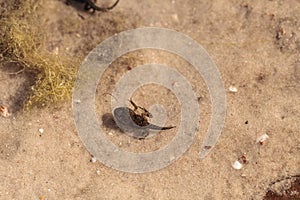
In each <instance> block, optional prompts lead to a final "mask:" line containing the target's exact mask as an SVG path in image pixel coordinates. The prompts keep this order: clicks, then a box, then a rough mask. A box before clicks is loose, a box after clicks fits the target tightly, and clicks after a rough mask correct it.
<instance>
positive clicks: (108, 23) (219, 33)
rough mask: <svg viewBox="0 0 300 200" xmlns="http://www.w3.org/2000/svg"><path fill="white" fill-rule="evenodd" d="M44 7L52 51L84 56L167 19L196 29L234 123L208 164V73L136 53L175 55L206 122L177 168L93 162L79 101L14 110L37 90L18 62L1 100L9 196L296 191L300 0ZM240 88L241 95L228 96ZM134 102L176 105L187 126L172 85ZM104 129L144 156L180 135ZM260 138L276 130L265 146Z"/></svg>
mask: <svg viewBox="0 0 300 200" xmlns="http://www.w3.org/2000/svg"><path fill="white" fill-rule="evenodd" d="M105 3H107V4H109V3H110V2H109V1H106V2H105ZM42 9H43V10H41V13H43V14H42V15H41V17H42V21H43V24H42V27H43V28H44V29H45V30H46V31H47V33H48V34H47V48H48V49H49V51H51V52H53V53H57V54H64V55H69V56H76V57H80V58H84V56H85V55H87V53H88V52H89V51H90V50H92V49H93V48H94V47H95V46H96V45H97V44H98V43H100V42H101V41H102V40H104V39H105V38H106V37H109V36H111V35H113V34H115V33H117V32H120V31H123V30H128V29H132V28H135V27H145V26H156V27H164V28H170V29H174V30H177V31H179V32H182V33H184V34H187V35H189V36H190V37H192V38H193V39H195V40H196V41H197V42H199V43H200V44H201V45H202V46H203V47H204V48H205V49H206V50H207V51H208V52H209V54H210V56H211V57H212V59H213V61H214V62H215V63H216V65H217V66H218V69H219V70H220V73H221V75H222V79H223V81H224V84H225V87H226V91H227V116H226V123H225V127H224V129H223V131H222V135H221V137H220V139H219V142H218V144H217V145H216V146H215V148H214V149H213V150H212V152H211V153H210V154H209V155H208V156H207V157H206V158H205V159H203V160H200V159H199V158H198V152H199V146H200V145H201V143H202V141H203V138H204V136H205V134H206V130H207V128H208V125H209V120H210V117H211V111H210V106H211V103H210V97H209V93H208V91H207V88H206V87H205V83H204V81H203V80H202V78H201V76H197V75H194V74H195V73H194V72H193V70H191V67H190V66H189V65H188V64H187V63H185V62H184V60H180V59H179V58H174V55H169V54H167V53H165V52H157V51H151V50H148V51H141V52H138V53H136V54H134V53H133V54H132V56H136V57H139V59H138V60H141V61H138V62H137V63H139V62H141V63H142V62H145V63H146V62H151V61H152V62H153V61H155V62H158V63H160V62H163V63H167V64H169V65H170V66H172V67H174V68H176V69H177V70H178V71H180V72H181V73H182V74H183V75H185V76H186V77H187V79H188V80H189V81H190V82H191V83H192V85H193V89H194V90H195V93H196V95H197V96H198V97H200V98H199V104H200V106H201V121H200V124H201V126H200V129H199V132H198V133H197V136H196V139H195V141H194V143H193V144H192V146H191V148H190V149H189V150H188V151H187V152H186V153H185V154H184V156H183V157H181V158H180V159H179V160H177V161H176V162H174V163H173V164H172V165H170V166H168V167H166V168H164V169H162V170H159V171H156V172H152V173H146V174H130V173H124V172H120V171H117V170H114V169H111V168H108V167H106V166H104V165H103V164H101V163H100V162H90V160H91V155H90V154H89V152H88V151H87V150H86V148H85V147H84V145H83V143H82V142H81V140H80V138H79V136H78V133H77V131H76V128H75V124H74V121H73V115H72V106H71V101H67V102H65V103H61V104H59V105H54V106H51V107H49V108H45V109H34V110H32V111H31V112H29V113H22V112H15V110H17V109H18V108H19V104H20V103H19V102H18V100H19V99H20V98H21V97H22V95H24V93H26V89H30V84H32V83H31V82H30V80H31V79H30V76H31V75H30V74H28V73H21V74H18V75H9V74H8V72H9V70H11V69H12V68H9V70H8V69H7V66H6V67H5V66H2V67H1V73H0V80H1V82H0V100H1V101H2V103H3V104H5V105H8V106H9V108H10V110H11V111H12V112H13V113H12V114H13V115H12V116H11V117H9V118H3V117H1V118H0V160H1V162H0V177H1V182H0V199H263V197H264V195H265V194H266V193H267V191H268V190H269V189H270V188H273V190H277V191H282V190H283V189H287V188H289V186H290V184H291V182H293V181H294V179H290V178H288V177H290V176H297V175H298V176H299V174H300V163H299V161H300V157H299V155H300V151H299V150H300V139H299V134H300V130H299V125H298V122H299V119H300V2H299V1H297V0H290V1H283V0H273V1H266V0H265V1H242V0H230V1H224V0H219V1H196V0H186V1H183V0H172V1H171V0H166V1H158V0H152V1H138V0H132V1H125V0H121V1H120V3H119V5H118V6H117V7H116V8H115V9H114V10H112V11H111V12H109V13H95V14H94V15H91V14H88V13H85V12H84V11H82V10H80V9H77V8H76V7H74V6H67V5H65V3H64V1H62V0H52V1H47V4H45V5H44V7H43V8H42ZM124 60H125V61H122V59H120V60H119V61H117V62H114V63H113V64H112V66H111V67H110V68H109V70H108V71H107V72H106V75H107V76H105V77H106V78H104V79H103V80H101V81H100V84H99V90H98V94H102V93H103V92H111V91H112V89H113V86H114V84H115V83H116V81H117V80H118V78H120V77H121V76H122V74H124V73H125V72H126V71H127V69H128V68H127V66H126V67H124V65H126V59H124ZM131 67H134V66H131ZM15 69H17V68H15ZM231 85H234V86H235V87H237V89H238V91H237V92H236V93H231V92H229V90H228V88H229V87H230V86H231ZM97 98H99V99H98V100H99V101H97V102H99V104H98V105H97V111H98V117H99V120H100V121H101V118H102V116H103V115H104V114H106V113H110V112H111V111H110V110H109V108H110V107H109V103H108V102H109V101H108V100H109V97H105V98H102V97H101V95H99V96H98V97H97ZM134 99H135V100H136V101H137V102H138V103H139V104H140V105H142V106H144V107H149V106H151V105H152V104H153V103H155V102H157V101H158V102H160V103H161V104H162V105H164V106H165V108H166V110H167V112H168V113H170V115H169V116H171V117H170V118H169V119H168V123H170V124H178V123H180V120H179V119H178V118H177V117H176V116H177V115H176V114H177V113H178V111H179V109H178V108H177V107H178V106H179V104H178V103H176V98H175V96H174V95H173V94H170V93H169V92H168V90H166V89H165V88H162V87H158V88H157V87H151V86H149V87H148V88H147V87H145V88H141V89H140V90H139V91H137V92H136V93H135V96H134ZM103 123H104V122H103ZM40 128H43V129H44V132H43V133H42V134H41V133H40V132H39V129H40ZM105 130H106V131H107V132H110V133H112V134H108V137H109V138H110V139H111V140H112V141H113V142H114V143H116V144H117V145H119V146H120V147H121V148H124V149H126V150H128V151H137V152H139V151H141V152H143V151H150V150H155V149H157V148H159V147H161V146H163V145H165V144H167V143H168V142H169V141H170V140H171V139H172V137H173V136H174V134H175V133H176V132H175V131H176V130H173V131H172V130H170V131H169V132H168V133H166V134H165V135H160V136H158V137H156V138H151V139H149V140H144V141H139V140H134V139H132V138H129V137H127V136H124V135H122V133H121V132H119V131H118V130H115V129H112V128H111V127H105ZM262 134H268V135H269V137H270V138H269V139H268V140H267V141H266V142H265V143H264V144H263V145H259V144H256V139H257V138H258V137H259V136H260V135H262ZM243 155H246V158H247V163H246V164H244V167H243V168H242V169H241V170H235V169H233V168H232V164H233V162H234V161H236V160H237V159H239V158H240V157H241V156H243ZM281 180H283V181H281ZM297 184H298V188H297V187H293V189H292V190H290V191H289V194H286V196H287V195H292V196H293V197H294V199H296V196H297V195H298V198H299V193H300V191H299V178H298V182H297ZM296 186H297V185H296ZM271 199H272V198H271ZM290 199H292V197H291V198H290Z"/></svg>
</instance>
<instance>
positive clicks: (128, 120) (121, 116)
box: [113, 99, 175, 139]
mask: <svg viewBox="0 0 300 200" xmlns="http://www.w3.org/2000/svg"><path fill="white" fill-rule="evenodd" d="M129 102H130V103H131V105H132V106H133V107H134V110H132V109H131V108H128V107H118V108H116V109H114V111H113V114H114V119H115V121H116V123H117V125H118V126H119V128H120V129H121V130H123V131H124V132H125V133H126V134H128V135H129V136H132V137H133V138H136V139H145V138H146V137H147V136H148V135H149V130H150V129H152V130H168V129H172V128H175V126H167V127H160V126H157V125H154V124H151V123H149V122H148V119H147V118H152V117H153V116H152V114H151V113H150V112H149V111H148V110H146V109H145V108H143V107H141V106H138V105H136V104H135V103H134V102H133V101H132V100H131V99H130V100H129ZM138 109H141V111H142V113H141V114H138V113H137V110H138Z"/></svg>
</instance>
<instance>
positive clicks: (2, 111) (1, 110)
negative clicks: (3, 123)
mask: <svg viewBox="0 0 300 200" xmlns="http://www.w3.org/2000/svg"><path fill="white" fill-rule="evenodd" d="M0 115H2V116H3V117H9V116H10V113H9V112H8V108H7V107H6V106H4V105H0Z"/></svg>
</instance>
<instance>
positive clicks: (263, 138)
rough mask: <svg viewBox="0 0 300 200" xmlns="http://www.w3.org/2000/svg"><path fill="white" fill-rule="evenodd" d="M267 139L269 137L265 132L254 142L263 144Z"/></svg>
mask: <svg viewBox="0 0 300 200" xmlns="http://www.w3.org/2000/svg"><path fill="white" fill-rule="evenodd" d="M267 139H269V136H268V135H267V134H263V135H261V136H260V137H258V138H257V140H256V143H259V144H261V145H263V144H264V142H265V141H266V140H267Z"/></svg>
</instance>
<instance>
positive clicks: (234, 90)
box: [229, 85, 238, 93]
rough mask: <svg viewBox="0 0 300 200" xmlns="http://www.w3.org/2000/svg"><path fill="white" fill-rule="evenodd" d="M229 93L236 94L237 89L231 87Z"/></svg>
mask: <svg viewBox="0 0 300 200" xmlns="http://www.w3.org/2000/svg"><path fill="white" fill-rule="evenodd" d="M229 91H230V92H232V93H236V92H237V91H238V89H237V87H235V86H233V85H231V86H230V87H229Z"/></svg>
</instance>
